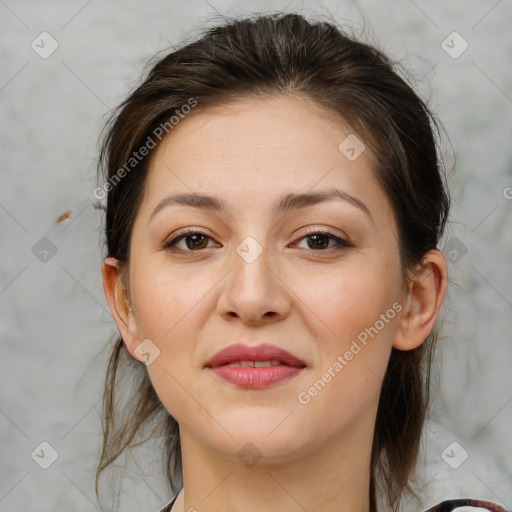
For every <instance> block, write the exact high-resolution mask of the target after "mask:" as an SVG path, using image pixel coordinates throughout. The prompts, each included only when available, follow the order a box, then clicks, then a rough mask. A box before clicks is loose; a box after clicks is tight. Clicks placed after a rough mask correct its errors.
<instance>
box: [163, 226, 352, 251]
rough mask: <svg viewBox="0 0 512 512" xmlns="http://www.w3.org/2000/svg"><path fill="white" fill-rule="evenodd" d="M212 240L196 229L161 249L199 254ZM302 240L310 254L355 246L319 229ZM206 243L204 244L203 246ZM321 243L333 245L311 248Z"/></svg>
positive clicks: (181, 234) (299, 240) (183, 232)
mask: <svg viewBox="0 0 512 512" xmlns="http://www.w3.org/2000/svg"><path fill="white" fill-rule="evenodd" d="M187 240H189V241H191V244H190V245H189V244H187ZM210 240H213V238H212V237H210V236H209V235H208V234H207V233H204V232H203V231H200V230H197V229H189V230H185V231H182V232H181V233H179V234H178V235H176V236H174V237H172V238H170V239H168V240H166V241H165V242H164V244H163V245H162V249H165V250H168V251H172V252H184V253H187V252H189V253H192V252H200V251H201V250H203V249H206V248H209V247H208V242H209V241H210ZM302 240H310V241H311V240H313V243H312V244H307V245H308V247H307V248H306V249H305V250H310V251H312V252H327V253H331V252H336V251H340V250H344V249H348V248H354V247H355V245H354V244H352V243H351V242H348V241H347V240H344V239H343V238H340V237H338V236H336V235H334V234H333V233H330V232H329V231H325V230H321V229H313V230H309V231H307V233H306V234H305V235H304V236H302V237H301V238H299V239H298V242H301V241H302ZM182 241H184V243H185V244H184V246H185V248H183V247H182V248H179V247H177V244H179V243H180V242H182ZM205 242H206V244H205ZM322 242H327V244H328V245H329V244H331V242H334V243H335V245H334V246H332V247H328V248H327V249H326V248H324V247H320V248H312V247H311V246H313V247H314V246H315V244H316V245H320V246H322V245H325V244H323V243H322ZM293 245H294V246H295V245H297V242H294V244H293Z"/></svg>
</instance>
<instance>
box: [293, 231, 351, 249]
mask: <svg viewBox="0 0 512 512" xmlns="http://www.w3.org/2000/svg"><path fill="white" fill-rule="evenodd" d="M301 240H307V245H308V246H307V249H311V250H314V251H323V250H325V249H334V250H335V251H336V250H341V249H343V248H347V247H354V245H353V244H351V243H349V242H347V241H345V240H343V239H342V238H339V237H337V236H335V235H333V234H332V233H329V232H324V231H313V232H310V233H309V234H308V235H306V236H304V237H302V238H301ZM331 242H334V245H331V246H330V247H329V244H330V243H331Z"/></svg>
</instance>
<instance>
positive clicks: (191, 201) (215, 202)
mask: <svg viewBox="0 0 512 512" xmlns="http://www.w3.org/2000/svg"><path fill="white" fill-rule="evenodd" d="M332 199H341V200H343V201H347V202H349V203H350V204H352V205H353V206H355V207H357V208H359V209H360V210H362V211H363V212H364V213H366V214H367V215H368V216H369V217H370V219H371V220H372V221H374V220H373V217H372V215H371V213H370V210H369V209H368V207H367V206H366V205H365V204H364V203H363V202H362V201H361V200H360V199H357V198H356V197H354V196H351V195H350V194H347V193H346V192H343V191H342V190H338V189H328V190H324V191H320V192H303V193H289V194H285V195H283V196H281V197H280V198H279V199H278V200H277V201H276V202H275V203H274V205H273V206H272V210H271V211H272V214H273V215H275V216H277V215H283V214H285V213H288V212H290V211H292V210H296V209H299V208H304V207H307V206H312V205H315V204H318V203H321V202H324V201H329V200H332ZM171 204H184V205H188V206H193V207H196V208H204V209H206V210H210V211H214V212H223V211H225V203H224V202H222V201H221V200H220V199H218V198H216V197H213V196H209V195H204V194H188V193H183V194H174V195H172V196H168V197H165V198H164V199H162V200H161V201H160V202H159V203H158V205H157V206H156V208H155V209H154V210H153V213H152V214H151V216H150V218H149V220H150V221H151V219H153V217H154V216H155V215H156V214H157V213H158V212H159V211H160V210H161V209H162V208H164V207H166V206H169V205H171Z"/></svg>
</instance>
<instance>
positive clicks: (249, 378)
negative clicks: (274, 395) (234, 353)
mask: <svg viewBox="0 0 512 512" xmlns="http://www.w3.org/2000/svg"><path fill="white" fill-rule="evenodd" d="M303 369H304V368H296V367H294V366H286V365H279V366H259V367H254V366H228V365H224V366H216V367H215V368H210V370H212V371H213V372H214V373H216V374H217V375H218V376H219V377H220V378H221V379H224V380H225V381H227V382H229V383H231V384H235V385H236V386H240V387H242V388H253V389H257V388H265V387H268V386H271V385H272V384H275V383H277V382H280V381H282V380H285V379H290V378H291V377H294V376H295V375H298V374H299V373H300V372H301V371H302V370H303Z"/></svg>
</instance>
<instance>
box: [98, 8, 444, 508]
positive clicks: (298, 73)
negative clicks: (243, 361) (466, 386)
mask: <svg viewBox="0 0 512 512" xmlns="http://www.w3.org/2000/svg"><path fill="white" fill-rule="evenodd" d="M396 66H397V65H396V63H393V62H391V61H390V59H389V58H388V57H387V56H386V55H384V54H383V53H382V52H381V51H380V50H378V49H377V48H376V47H375V46H374V45H370V44H365V43H362V42H360V41H358V40H357V38H356V37H354V36H352V35H349V34H347V33H344V32H343V31H342V30H341V29H340V28H338V27H336V26H335V25H334V24H332V23H329V22H324V21H311V20H307V19H306V18H305V17H303V16H302V15H299V14H272V15H265V16H263V15H257V16H253V17H248V18H243V19H231V20H229V21H227V22H226V23H224V24H222V25H220V26H216V27H214V28H210V29H208V30H206V31H205V32H204V33H203V34H202V36H201V37H200V38H199V39H197V40H195V41H193V42H191V43H190V44H187V45H186V46H183V47H181V48H179V49H177V50H175V51H173V52H171V53H168V54H167V55H165V56H164V57H163V58H160V60H158V61H157V62H156V63H155V64H154V65H153V67H152V68H151V69H150V71H149V73H148V75H147V77H146V79H145V80H144V81H143V83H142V84H141V85H140V86H138V87H137V88H136V89H135V90H134V92H133V93H131V94H130V96H129V97H128V98H127V99H126V100H125V101H124V102H123V103H122V104H121V105H120V106H119V107H118V110H117V111H116V113H115V114H113V116H112V117H111V119H110V122H109V123H108V125H107V126H106V127H105V135H104V138H103V143H102V147H101V151H100V160H99V172H100V176H101V177H102V178H103V180H107V182H108V181H109V180H110V184H111V185H110V186H109V187H108V188H106V190H108V197H107V207H106V226H105V234H106V244H107V256H112V257H114V258H117V259H118V260H119V262H120V263H121V266H122V268H123V269H126V267H127V266H128V264H129V256H130V254H129V247H130V237H131V232H132V227H133V223H134V219H135V217H136V215H137V211H138V208H139V205H140V202H141V198H142V193H143V189H144V184H145V180H146V178H147V174H148V169H149V163H150V157H151V154H150V155H148V157H146V158H143V159H141V160H140V162H139V161H137V163H136V164H134V165H133V168H131V169H129V170H127V169H126V162H128V161H129V160H130V158H131V157H132V154H133V152H134V151H137V149H138V148H140V147H142V146H144V145H145V144H146V143H147V141H148V140H149V139H148V137H149V138H152V140H154V138H155V137H154V134H155V133H157V132H158V127H159V126H161V125H162V124H163V123H166V122H167V121H168V120H169V118H170V117H171V116H173V115H175V114H176V112H177V111H179V109H180V108H181V107H182V106H183V105H185V104H187V102H188V103H190V99H191V98H193V99H194V100H195V101H197V105H198V106H197V107H196V111H197V110H199V109H201V108H206V107H208V106H213V105H218V104H220V103H221V102H229V101H232V100H235V99H243V98H261V97H271V96H273V95H276V94H280V93H284V94H300V95H302V96H303V97H306V98H308V99H310V100H313V101H315V102H317V103H318V104H320V105H322V106H324V107H326V108H327V109H329V110H330V111H333V112H337V113H339V114H341V116H342V117H343V118H344V119H345V120H346V121H347V122H348V123H349V124H350V126H351V127H352V129H354V130H355V132H356V133H358V134H364V137H360V138H363V139H364V142H365V144H367V145H368V146H369V147H370V148H371V150H372V153H373V154H374V155H375V168H374V169H373V170H374V172H375V173H376V176H377V178H378V179H379V182H380V183H381V186H382V187H383V189H384V191H385V192H386V194H387V196H388V198H389V200H390V202H391V204H392V207H393V211H394V213H395V218H396V222H397V226H398V231H399V248H400V258H401V265H402V270H403V272H404V276H406V278H407V277H408V276H410V272H411V271H412V270H413V269H414V267H415V265H416V264H418V263H419V262H420V261H421V259H422V257H423V256H424V254H425V253H426V252H427V251H428V250H430V249H435V248H437V245H438V243H439V240H440V237H441V235H442V234H443V231H444V227H445V223H446V221H447V217H448V211H449V204H450V200H449V195H448V192H447V187H446V185H445V170H444V166H443V163H442V158H441V157H440V155H439V154H438V141H439V140H440V139H439V134H440V130H439V126H440V124H439V123H438V122H436V120H435V117H434V115H433V114H432V113H431V112H430V110H429V109H428V108H427V106H426V104H425V102H424V101H423V100H422V99H420V98H419V97H418V95H417V94H416V93H415V92H414V91H413V89H412V88H411V87H410V86H409V85H408V84H407V82H406V81H405V80H404V79H403V78H401V77H400V76H399V74H398V73H397V72H396V71H395V67H396ZM123 167H124V168H125V171H127V172H125V173H124V174H123V177H122V179H117V180H116V182H115V183H114V182H113V181H112V179H113V178H114V177H115V176H116V173H117V176H118V177H119V170H120V169H122V168H123ZM128 171H129V172H128ZM104 189H105V187H104ZM97 190H98V189H97ZM436 341H437V335H436V332H435V330H434V331H433V332H432V333H431V335H430V336H429V338H428V339H427V340H426V341H425V343H423V344H422V345H420V346H419V347H418V348H416V349H414V350H410V351H398V350H396V349H394V348H393V349H392V353H391V357H390V360H389V364H388V368H387V372H386V375H385V378H384V381H383V384H382V390H381V395H380V401H379V408H378V412H377V418H376V425H375V433H374V439H373V447H372V454H371V468H370V472H371V480H370V506H371V511H372V512H373V511H376V510H377V494H378V493H380V492H382V493H383V494H385V496H386V498H387V501H388V503H389V505H390V506H391V508H392V509H393V510H395V511H396V510H398V506H399V500H400V499H401V497H402V495H403V493H404V491H406V492H409V493H411V494H412V495H413V496H415V497H417V496H416V494H415V492H414V491H413V489H412V487H411V486H410V483H409V481H410V478H411V475H413V474H414V471H415V467H416V464H417V460H418V453H419V448H420V437H421V433H422V429H423V424H424V421H425V419H426V415H427V410H428V404H429V389H430V373H431V364H432V361H433V353H434V348H435V344H436ZM123 376H124V377H125V378H126V379H127V383H126V385H127V384H128V381H129V383H130V384H131V385H132V388H131V389H132V393H131V394H130V395H129V400H128V401H127V403H126V404H125V405H123V407H121V406H119V404H118V403H116V396H117V395H116V390H117V389H118V387H119V386H121V383H120V382H119V380H120V379H121V378H122V377H123ZM126 376H128V377H126ZM123 385H125V384H123ZM156 417H158V418H160V420H159V426H160V427H161V428H163V431H162V435H163V436H165V457H166V459H165V464H166V471H167V479H168V481H169V484H170V486H171V489H172V491H173V492H177V491H178V490H179V489H178V488H177V486H176V480H177V478H179V474H178V468H179V465H180V461H181V450H180V440H179V431H178V424H177V422H176V421H175V420H174V418H172V417H171V416H170V415H169V414H168V413H167V414H166V411H165V410H164V407H163V405H162V404H161V402H160V400H159V398H158V397H157V395H156V392H155V390H154V388H153V386H152V384H151V381H150V379H149V377H148V373H147V371H146V368H145V366H144V364H143V363H141V362H138V361H135V360H134V359H133V358H132V357H131V356H130V355H129V353H128V350H127V349H126V347H125V345H124V342H123V340H122V339H121V338H119V339H117V341H116V342H115V344H114V347H113V350H112V354H111V357H110V361H109V364H108V369H107V375H106V382H105V394H104V402H103V432H104V439H103V449H102V453H101V458H100V461H99V464H98V468H97V473H96V493H97V494H98V479H99V476H100V474H101V473H102V472H103V470H105V469H106V468H107V466H109V465H110V464H111V463H112V462H114V461H115V460H116V459H117V457H118V456H119V455H121V453H122V452H123V451H124V450H125V448H128V447H131V446H134V445H135V444H134V440H135V439H136V437H137V436H140V434H141V432H142V431H143V430H144V428H145V427H147V426H148V425H149V424H150V423H151V422H152V421H153V420H154V419H155V418H156Z"/></svg>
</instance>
